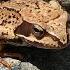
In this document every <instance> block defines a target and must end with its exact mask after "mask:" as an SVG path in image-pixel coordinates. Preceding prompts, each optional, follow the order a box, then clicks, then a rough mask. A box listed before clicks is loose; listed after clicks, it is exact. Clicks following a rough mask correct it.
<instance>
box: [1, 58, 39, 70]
mask: <svg viewBox="0 0 70 70" xmlns="http://www.w3.org/2000/svg"><path fill="white" fill-rule="evenodd" d="M0 60H3V62H2V63H0V70H39V69H38V68H37V67H36V66H34V65H32V64H31V63H29V62H21V61H19V60H16V59H12V58H0ZM0 62H1V61H0ZM4 62H5V63H6V64H5V63H4ZM7 65H10V66H11V68H8V66H7Z"/></svg>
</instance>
